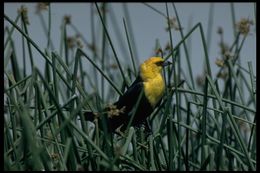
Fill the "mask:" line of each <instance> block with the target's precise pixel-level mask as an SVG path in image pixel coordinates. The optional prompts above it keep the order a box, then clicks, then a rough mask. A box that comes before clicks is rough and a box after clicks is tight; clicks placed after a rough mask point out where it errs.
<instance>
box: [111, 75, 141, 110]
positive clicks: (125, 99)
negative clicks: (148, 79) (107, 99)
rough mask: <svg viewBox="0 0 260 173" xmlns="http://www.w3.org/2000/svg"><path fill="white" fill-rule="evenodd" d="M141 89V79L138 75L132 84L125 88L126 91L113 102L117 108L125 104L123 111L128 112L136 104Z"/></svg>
mask: <svg viewBox="0 0 260 173" xmlns="http://www.w3.org/2000/svg"><path fill="white" fill-rule="evenodd" d="M142 89H143V81H142V79H141V77H140V76H138V77H137V78H136V80H135V81H134V82H133V83H132V85H131V86H130V87H129V88H128V89H127V91H126V92H125V93H124V94H123V95H122V96H120V97H119V99H118V101H117V102H116V103H115V105H116V106H117V108H118V109H121V108H122V107H124V106H125V112H126V113H128V112H129V111H131V110H132V108H133V107H134V105H135V104H136V102H137V100H138V97H139V95H140V94H141V92H142Z"/></svg>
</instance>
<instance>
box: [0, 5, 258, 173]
mask: <svg viewBox="0 0 260 173" xmlns="http://www.w3.org/2000/svg"><path fill="white" fill-rule="evenodd" d="M42 5H44V4H42ZM45 5H46V8H43V7H44V6H41V7H42V8H43V9H47V10H48V18H47V22H45V19H44V17H43V16H42V15H41V12H39V17H40V19H41V22H42V25H43V27H44V28H45V34H46V37H47V38H48V39H47V45H46V49H41V48H40V47H42V46H40V45H37V44H36V43H35V42H34V40H33V39H32V38H31V37H30V33H28V27H33V26H30V25H28V17H27V14H26V13H27V10H26V8H22V10H21V11H20V13H19V14H18V16H17V17H16V19H15V20H12V19H10V18H9V17H8V16H7V15H4V19H5V20H6V22H8V23H10V24H11V25H10V26H11V27H10V28H7V29H6V30H5V42H4V52H5V54H4V55H5V56H4V79H5V83H4V97H5V102H4V138H3V139H4V170H182V171H184V170H256V127H255V126H256V119H255V117H256V116H255V115H256V105H255V104H256V84H255V81H256V74H254V73H253V66H252V62H250V61H249V62H248V66H242V65H241V64H240V61H239V59H240V58H241V57H240V56H239V53H240V50H241V48H242V47H243V45H244V40H245V38H246V36H247V35H246V34H244V33H241V32H240V31H237V30H236V23H237V21H236V19H235V15H234V11H235V9H234V6H233V5H232V4H231V12H232V14H231V15H232V19H233V24H234V26H233V27H234V41H233V44H232V46H231V47H230V48H228V49H225V46H224V42H221V44H220V48H223V50H224V49H225V51H223V53H222V54H221V55H220V56H221V57H222V58H221V59H220V60H219V61H218V63H217V64H218V65H219V73H218V76H217V77H215V76H213V75H212V72H211V66H210V63H209V61H210V60H209V55H208V49H209V47H208V46H209V44H208V43H209V42H210V38H209V37H210V34H209V32H211V31H210V30H208V33H207V34H208V35H207V34H205V32H204V29H203V27H202V25H201V23H197V24H195V25H194V26H192V27H191V28H190V29H189V31H188V32H187V33H184V32H183V30H182V25H181V21H180V18H179V16H178V9H177V8H176V7H175V5H174V4H171V3H169V4H165V9H166V14H164V12H161V11H158V10H157V9H156V7H153V6H151V5H149V4H144V5H145V6H147V7H148V8H150V9H151V10H153V11H155V12H157V13H158V15H162V16H164V17H165V18H166V19H168V26H167V27H168V28H169V29H168V30H167V32H168V33H169V45H168V49H165V50H163V48H161V47H160V46H158V50H159V52H160V55H161V56H163V57H164V58H165V59H171V60H172V61H173V62H174V64H173V66H172V67H169V68H167V69H165V70H164V76H165V79H166V83H167V86H168V87H167V91H166V94H165V96H164V98H163V101H162V104H161V105H160V106H159V107H158V108H156V110H155V111H154V112H153V114H152V115H151V116H150V118H149V121H150V123H151V125H152V130H153V133H152V135H149V136H148V137H147V135H146V133H145V129H143V128H133V127H131V126H130V124H129V127H128V131H127V132H126V133H124V134H122V135H118V134H109V133H108V132H107V130H106V129H107V127H106V119H105V118H102V123H101V125H102V126H103V127H102V129H105V130H103V131H101V130H100V128H99V127H98V124H97V123H94V124H93V123H88V122H86V121H85V118H84V116H83V114H84V111H86V110H91V111H101V110H102V108H103V107H104V106H105V105H106V104H107V100H108V98H116V97H117V96H119V95H121V94H122V93H123V92H124V91H125V89H126V88H127V86H129V85H130V84H131V82H132V81H133V80H134V78H135V77H136V75H137V74H138V73H137V69H138V67H137V62H138V61H139V60H138V57H137V51H136V48H135V44H134V35H133V34H132V33H133V32H132V28H133V26H131V22H130V18H129V14H128V10H127V8H128V7H127V5H126V4H124V5H123V8H124V10H125V14H126V15H125V18H123V19H122V23H120V24H118V23H116V22H115V21H114V24H115V25H116V24H117V25H123V26H124V31H123V33H124V36H121V35H120V34H119V35H118V38H116V39H117V40H120V41H121V42H122V43H124V46H127V47H124V48H123V49H124V50H127V51H128V53H129V54H128V57H129V58H130V59H129V60H130V62H131V63H130V64H129V65H127V64H123V63H122V62H120V59H119V58H118V53H117V51H116V49H115V47H114V42H113V41H112V39H111V35H110V34H109V30H108V29H107V27H106V26H107V24H106V22H107V20H106V18H108V17H110V15H109V12H108V11H109V10H110V13H112V12H111V10H112V9H108V8H109V6H107V4H91V16H92V18H91V20H93V21H91V23H94V20H99V21H100V25H99V27H100V29H101V33H97V29H96V28H94V25H93V26H91V28H92V29H91V31H92V34H91V35H92V37H93V38H92V41H88V40H86V39H84V34H83V33H80V32H79V30H78V29H77V27H76V26H75V25H74V24H73V22H72V21H71V20H70V17H69V16H67V17H66V18H64V20H63V24H62V27H61V28H62V29H61V41H60V45H58V46H60V48H59V51H50V48H54V46H55V47H58V46H57V45H53V42H52V40H51V35H50V33H51V32H50V31H51V22H52V21H51V19H52V16H51V4H45ZM169 8H172V9H173V11H174V14H170V12H169ZM211 8H213V7H211ZM212 11H213V10H210V14H209V16H211V17H210V18H211V19H212V16H213V15H212ZM94 16H95V17H94ZM170 16H176V21H175V22H176V24H175V25H172V23H171V21H170V19H171V18H170ZM176 26H178V27H176ZM69 27H70V28H71V29H72V30H73V31H74V32H75V35H77V36H78V37H71V38H69V37H68V28H69ZM174 27H175V28H174ZM174 29H175V30H174ZM15 30H17V31H18V32H19V33H20V35H21V37H22V51H23V52H22V53H21V52H17V51H16V48H15V42H14V40H13V32H14V31H15ZM220 31H221V30H220ZM220 31H219V34H220V37H222V35H221V32H220ZM172 32H175V33H178V34H180V35H181V41H180V42H178V43H173V41H172ZM195 33H196V34H199V35H200V38H201V40H197V41H198V42H201V43H202V46H203V47H202V49H201V50H203V53H204V57H203V58H204V59H201V61H203V62H204V72H205V73H204V74H203V75H201V76H200V77H199V78H198V79H199V80H195V79H196V77H195V76H194V74H193V68H194V67H193V66H192V64H191V61H190V53H189V52H190V50H189V47H188V46H187V44H188V38H190V37H191V36H192V35H193V34H195ZM97 34H99V36H102V37H101V40H102V42H101V46H100V45H98V42H97V41H96V35H97ZM206 36H207V37H206ZM69 41H70V42H69ZM245 44H246V43H245ZM82 46H86V47H87V48H88V49H89V50H91V52H92V53H91V54H88V53H86V52H85V51H84V50H83V49H82ZM180 48H184V54H180ZM33 50H34V51H36V52H37V53H39V55H40V57H41V58H43V60H44V61H45V64H44V67H43V69H44V73H42V72H41V70H40V69H39V67H38V66H37V63H36V60H35V59H36V57H34V54H33V53H32V52H33ZM97 50H101V51H100V52H97ZM108 50H110V51H108ZM158 50H157V52H158ZM183 56H184V57H183ZM107 57H109V58H110V59H109V60H108V58H107ZM28 58H29V60H30V61H29V62H30V63H29V64H26V63H25V59H28ZM183 58H185V59H186V62H187V65H188V69H187V70H185V69H183V67H182V63H181V59H183ZM18 59H23V62H24V63H23V64H19V63H18ZM111 62H113V66H112V65H111V66H109V65H108V64H109V63H111ZM84 63H89V64H90V65H91V67H92V69H86V68H84V66H83V64H84ZM26 68H30V69H31V73H29V74H28V73H26V70H25V69H26ZM115 70H116V71H117V72H116V73H115ZM21 71H22V73H21ZM184 71H186V72H187V74H188V76H186V75H185V73H183V72H184ZM91 76H92V77H91ZM93 76H99V77H94V78H93ZM99 79H100V81H98V80H99ZM181 81H182V82H181ZM196 82H197V83H196ZM220 83H223V85H220ZM178 84H179V85H178ZM86 86H88V87H90V88H91V89H92V90H93V91H94V92H89V90H86ZM99 88H101V92H99ZM106 89H107V90H106ZM105 91H108V92H105ZM246 93H248V94H247V95H246Z"/></svg>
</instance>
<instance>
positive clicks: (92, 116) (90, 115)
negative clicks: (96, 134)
mask: <svg viewBox="0 0 260 173" xmlns="http://www.w3.org/2000/svg"><path fill="white" fill-rule="evenodd" d="M95 116H96V115H95V114H94V113H93V112H91V111H87V112H85V113H84V117H85V119H86V121H91V122H92V121H94V119H95Z"/></svg>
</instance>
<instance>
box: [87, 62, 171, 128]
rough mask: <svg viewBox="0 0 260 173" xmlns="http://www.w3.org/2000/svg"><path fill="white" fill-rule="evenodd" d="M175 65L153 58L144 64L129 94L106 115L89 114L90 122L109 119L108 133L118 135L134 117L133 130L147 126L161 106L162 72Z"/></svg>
mask: <svg viewBox="0 0 260 173" xmlns="http://www.w3.org/2000/svg"><path fill="white" fill-rule="evenodd" d="M169 64H171V63H170V62H168V61H164V59H162V58H161V57H151V58H149V59H147V60H146V61H144V63H143V64H141V66H140V69H139V75H138V77H137V78H136V80H135V81H134V82H133V84H132V85H131V86H130V87H129V88H128V89H127V91H126V92H125V93H124V94H123V95H122V96H120V97H119V100H118V101H117V102H115V103H114V104H113V105H111V106H108V107H107V108H105V109H104V112H103V113H101V114H100V113H93V112H86V113H85V114H84V115H85V117H86V120H88V121H93V120H94V119H96V118H97V119H98V120H100V116H101V115H106V117H107V127H108V131H110V132H111V131H112V132H113V131H115V130H116V129H117V128H118V127H119V126H121V125H123V128H120V129H124V128H126V126H127V125H128V123H129V121H130V119H131V117H132V116H134V117H133V118H132V124H131V125H132V126H138V125H140V124H145V125H148V124H147V121H146V118H147V117H148V116H149V115H150V114H151V113H152V112H153V110H154V109H155V108H156V106H157V105H158V104H159V103H160V101H161V99H162V96H163V93H164V90H165V82H164V78H163V76H162V68H163V67H164V66H167V65H169Z"/></svg>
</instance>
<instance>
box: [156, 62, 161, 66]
mask: <svg viewBox="0 0 260 173" xmlns="http://www.w3.org/2000/svg"><path fill="white" fill-rule="evenodd" d="M155 64H156V65H158V66H162V65H163V61H158V62H156V63H155Z"/></svg>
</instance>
